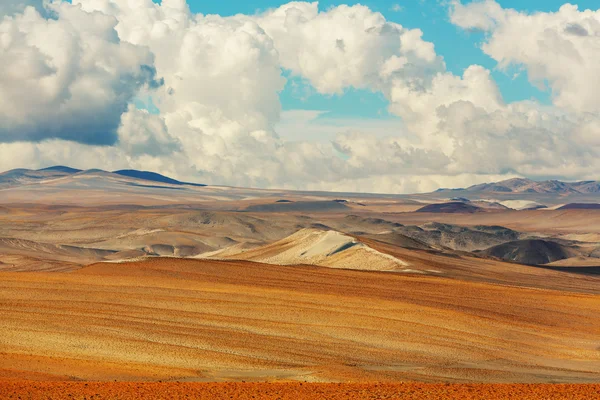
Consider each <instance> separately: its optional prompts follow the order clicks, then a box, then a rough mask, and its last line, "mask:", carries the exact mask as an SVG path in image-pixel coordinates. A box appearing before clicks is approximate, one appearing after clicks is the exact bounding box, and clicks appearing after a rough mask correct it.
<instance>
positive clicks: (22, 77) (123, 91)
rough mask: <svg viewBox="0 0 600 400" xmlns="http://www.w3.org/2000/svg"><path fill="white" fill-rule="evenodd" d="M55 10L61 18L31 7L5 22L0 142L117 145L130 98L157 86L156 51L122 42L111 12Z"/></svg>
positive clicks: (1, 25) (0, 50) (0, 51)
mask: <svg viewBox="0 0 600 400" xmlns="http://www.w3.org/2000/svg"><path fill="white" fill-rule="evenodd" d="M51 10H52V12H53V13H54V14H55V16H56V19H55V18H46V17H43V16H42V15H40V14H39V13H38V12H37V11H36V10H35V9H34V8H32V7H28V8H26V9H25V10H24V13H23V14H16V15H15V16H13V17H6V18H4V19H3V20H0V65H2V73H1V74H0V141H3V142H13V141H21V140H25V141H41V140H44V139H48V138H62V139H67V140H73V141H78V142H82V143H90V144H100V145H106V144H113V143H115V142H116V140H117V132H116V130H117V128H118V126H119V123H120V119H121V114H122V113H123V112H125V111H126V110H127V104H128V102H129V101H130V100H131V99H132V97H133V96H134V95H135V93H136V92H137V90H138V89H139V88H141V87H143V86H144V85H155V84H156V82H155V81H154V78H155V69H154V67H153V65H152V64H153V56H152V54H151V53H150V52H149V51H148V50H147V49H145V48H142V47H138V46H134V45H132V44H130V43H124V42H122V41H120V40H119V37H118V35H117V33H116V31H115V30H114V25H115V21H114V19H113V18H111V17H109V16H106V15H103V14H101V13H93V14H90V13H86V12H82V11H81V10H80V9H79V8H78V7H74V6H71V5H70V4H67V3H60V4H58V3H57V4H55V5H53V6H52V8H51ZM58 44H60V45H58Z"/></svg>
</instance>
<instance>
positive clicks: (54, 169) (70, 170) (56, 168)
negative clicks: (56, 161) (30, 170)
mask: <svg viewBox="0 0 600 400" xmlns="http://www.w3.org/2000/svg"><path fill="white" fill-rule="evenodd" d="M38 171H39V172H42V171H50V172H64V173H66V174H76V173H77V172H81V171H82V170H80V169H77V168H71V167H65V166H63V165H55V166H54V167H48V168H42V169H38Z"/></svg>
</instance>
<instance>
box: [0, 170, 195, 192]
mask: <svg viewBox="0 0 600 400" xmlns="http://www.w3.org/2000/svg"><path fill="white" fill-rule="evenodd" d="M91 174H94V175H96V174H99V175H103V174H104V175H106V176H110V175H112V176H113V177H114V176H115V175H117V176H122V177H124V178H130V179H135V180H142V181H148V182H153V183H161V184H169V185H178V186H182V185H190V186H206V185H202V184H199V183H189V182H180V181H178V180H176V179H172V178H169V177H167V176H164V175H161V174H157V173H156V172H149V171H137V170H120V171H115V172H107V171H103V170H101V169H89V170H85V171H83V170H80V169H76V168H71V167H65V166H62V165H57V166H54V167H48V168H42V169H38V170H31V169H25V168H19V169H13V170H10V171H6V172H3V173H0V187H10V186H20V185H28V184H34V183H38V182H41V181H45V180H49V179H58V178H64V177H67V176H81V175H91Z"/></svg>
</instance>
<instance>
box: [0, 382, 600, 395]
mask: <svg viewBox="0 0 600 400" xmlns="http://www.w3.org/2000/svg"><path fill="white" fill-rule="evenodd" d="M0 398H3V399H21V398H27V399H32V400H35V399H44V400H48V399H64V398H69V399H280V400H287V399H290V400H291V399H294V400H295V399H307V400H311V399H330V400H336V399H457V400H458V399H461V400H471V399H472V400H475V399H477V400H479V399H481V400H484V399H485V400H493V399H519V400H532V399H536V400H537V399H544V400H553V399H561V400H568V399H598V398H600V385H511V384H506V385H490V384H470V385H461V384H458V385H457V384H453V385H450V384H418V383H402V384H314V383H313V384H311V383H124V382H121V383H98V382H89V383H81V382H77V383H75V382H54V383H52V382H27V381H5V382H0Z"/></svg>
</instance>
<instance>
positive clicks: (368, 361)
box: [0, 259, 600, 383]
mask: <svg viewBox="0 0 600 400" xmlns="http://www.w3.org/2000/svg"><path fill="white" fill-rule="evenodd" d="M449 260H450V262H452V261H453V259H449ZM524 279H526V278H525V277H524ZM599 314H600V296H598V295H594V294H583V293H574V292H567V291H557V290H544V289H539V288H535V289H533V288H523V287H513V286H506V285H497V284H487V283H477V282H467V281H461V280H456V279H445V278H437V277H427V276H406V275H399V274H393V273H370V272H362V271H348V270H334V269H329V268H318V267H285V266H274V265H265V264H256V263H250V262H233V261H231V262H223V261H200V260H181V259H154V260H150V261H145V262H137V263H127V264H97V265H93V266H90V267H87V268H84V269H81V270H79V271H76V272H73V273H3V274H1V279H0V321H1V322H0V379H7V378H13V379H27V380H49V379H54V380H61V381H68V380H88V381H114V380H118V381H157V380H163V381H165V380H169V381H175V380H179V381H188V382H191V381H204V382H219V381H242V380H245V381H247V382H248V381H250V382H251V381H281V380H286V381H293V380H296V381H309V382H311V381H312V382H340V381H341V382H374V381H375V382H382V381H387V382H398V381H425V382H506V383H515V382H526V383H554V382H562V383H597V382H598V381H599V378H598V377H599V376H600V351H599V346H600V341H599V340H598V338H600V324H599V323H598V315H599Z"/></svg>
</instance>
